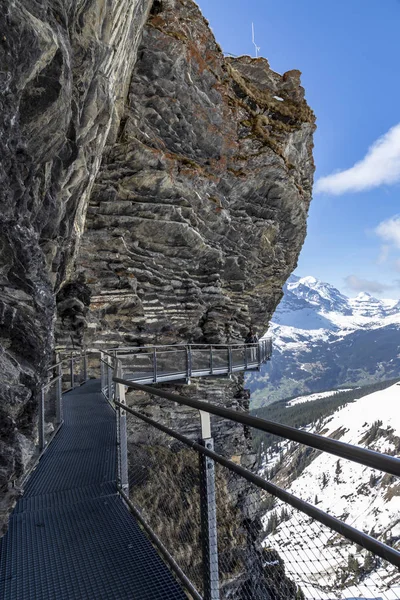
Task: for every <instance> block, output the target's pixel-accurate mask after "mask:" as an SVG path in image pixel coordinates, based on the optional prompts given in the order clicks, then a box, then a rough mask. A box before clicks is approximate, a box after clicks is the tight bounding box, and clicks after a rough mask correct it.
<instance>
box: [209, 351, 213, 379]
mask: <svg viewBox="0 0 400 600" xmlns="http://www.w3.org/2000/svg"><path fill="white" fill-rule="evenodd" d="M210 373H211V375H212V374H213V349H212V346H210Z"/></svg>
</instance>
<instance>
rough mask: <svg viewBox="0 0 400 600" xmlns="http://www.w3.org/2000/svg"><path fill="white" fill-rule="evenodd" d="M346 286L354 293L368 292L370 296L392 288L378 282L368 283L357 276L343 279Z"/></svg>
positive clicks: (368, 281)
mask: <svg viewBox="0 0 400 600" xmlns="http://www.w3.org/2000/svg"><path fill="white" fill-rule="evenodd" d="M344 281H345V283H346V286H347V287H348V288H349V289H350V290H353V291H354V292H370V293H371V294H381V293H382V292H384V291H386V290H390V289H392V288H393V286H392V285H386V284H385V283H380V282H379V281H370V280H368V279H361V277H357V275H348V276H347V277H345V279H344Z"/></svg>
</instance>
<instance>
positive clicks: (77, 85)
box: [0, 0, 315, 510]
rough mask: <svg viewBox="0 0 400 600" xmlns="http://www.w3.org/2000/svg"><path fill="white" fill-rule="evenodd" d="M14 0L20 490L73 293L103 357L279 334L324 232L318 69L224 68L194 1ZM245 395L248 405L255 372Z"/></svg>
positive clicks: (4, 148) (11, 114)
mask: <svg viewBox="0 0 400 600" xmlns="http://www.w3.org/2000/svg"><path fill="white" fill-rule="evenodd" d="M3 4H4V6H3V7H2V10H1V16H0V19H1V21H0V64H1V65H2V67H1V68H2V71H1V73H0V78H1V79H0V85H1V88H0V92H1V94H2V95H1V102H2V112H3V115H4V119H3V121H2V124H1V125H0V128H2V130H1V131H0V133H1V135H0V144H1V147H0V152H1V155H2V158H3V162H2V165H1V166H0V183H1V186H0V193H1V194H2V198H1V203H2V209H3V210H2V215H1V217H0V218H1V220H2V227H1V233H0V235H1V244H2V252H1V257H0V265H1V277H2V279H1V286H2V300H1V312H0V314H1V319H0V326H1V354H0V356H1V367H2V368H1V375H0V395H1V414H0V417H1V423H2V425H1V456H2V462H1V465H0V488H1V489H2V494H3V496H4V493H5V492H6V491H7V486H8V484H9V481H10V480H11V479H14V478H15V477H18V475H20V474H21V473H22V471H23V469H24V466H25V461H26V459H27V458H28V457H29V456H30V454H31V453H32V440H33V439H34V437H35V431H34V421H35V412H36V409H37V403H36V393H37V390H38V387H39V385H40V381H41V379H42V377H43V373H44V369H45V368H46V366H47V365H48V363H49V360H50V352H51V349H52V347H53V324H54V319H55V310H56V309H55V307H56V297H57V303H58V307H59V317H60V318H59V321H58V325H57V327H58V344H59V345H60V346H62V345H65V344H66V343H67V340H68V338H69V337H70V335H71V333H72V335H75V340H76V341H79V340H81V339H82V327H81V325H82V323H83V322H84V321H85V320H86V323H87V325H88V327H87V329H86V332H85V334H84V337H85V343H86V344H87V345H90V346H95V347H96V346H97V347H99V346H104V345H116V344H122V343H124V344H129V345H141V344H144V343H154V342H157V343H175V342H180V341H193V342H195V341H196V342H213V343H218V342H225V341H229V340H242V339H243V337H244V335H245V332H246V330H247V328H248V326H249V324H250V323H253V324H254V325H256V326H258V327H259V328H260V330H261V329H264V328H265V327H266V326H267V323H268V320H269V318H270V316H271V314H272V312H273V311H274V309H275V307H276V305H277V303H278V302H279V300H280V298H281V295H282V291H281V290H282V285H283V283H284V282H285V280H286V279H287V277H288V276H289V274H290V273H291V272H292V271H293V269H294V267H295V265H296V260H297V256H298V254H299V251H300V248H301V246H302V243H303V240H304V237H305V232H306V217H307V211H308V206H309V202H310V199H311V187H312V177H313V171H314V165H313V159H312V134H313V131H314V128H315V125H314V116H313V113H312V111H311V110H310V109H309V107H308V106H307V104H306V102H305V100H304V91H303V89H302V87H301V86H300V80H299V73H298V72H297V71H290V72H288V73H286V74H284V75H283V76H281V75H278V74H277V73H274V72H273V71H272V70H271V69H270V67H269V65H268V62H267V61H266V59H262V58H259V59H251V58H249V57H241V58H236V59H227V58H225V57H224V56H223V54H222V52H221V50H220V48H219V47H218V45H217V44H216V42H215V40H214V37H213V35H212V33H211V31H210V29H209V27H208V24H207V22H206V21H205V19H203V17H202V16H201V13H200V11H199V9H198V7H197V6H196V5H195V4H194V2H193V1H192V0H169V1H167V0H164V1H160V0H156V1H155V2H150V0H129V1H128V0H120V1H119V2H118V3H115V2H112V1H111V0H108V1H107V0H92V1H84V0H81V1H79V2H70V1H69V0H64V1H62V0H59V1H56V0H47V1H46V0H43V1H42V2H41V3H40V4H39V3H37V2H36V1H35V0H24V2H18V1H17V0H14V1H13V2H12V3H9V2H4V3H3ZM3 65H4V68H3ZM100 164H101V166H100ZM86 213H87V219H86V223H85V218H86ZM78 330H79V331H80V333H79V334H76V332H77V331H78ZM209 387H210V385H209V384H207V385H205V386H203V388H201V386H200V387H199V388H198V392H199V393H200V395H203V396H204V397H207V394H209V393H210V391H209ZM222 387H223V386H222ZM202 390H203V391H202ZM234 395H235V396H236V398H238V399H239V400H238V402H239V404H240V405H241V406H242V407H243V408H245V405H246V402H247V400H246V395H245V394H244V393H243V384H242V382H241V381H240V380H239V381H235V382H233V383H229V384H227V385H226V386H225V388H224V391H221V393H220V394H219V396H220V401H221V402H223V403H225V404H229V403H230V402H232V399H233V396H234ZM183 418H185V416H184V417H183ZM225 433H226V432H225ZM240 436H241V437H242V438H243V433H241V434H240ZM240 436H239V437H240ZM237 443H238V445H239V446H240V448H241V450H240V452H241V453H242V452H244V453H246V452H248V446H247V444H246V443H244V442H242V441H240V439H239V438H238V442H237ZM229 451H230V450H229ZM246 456H247V455H246ZM246 456H244V457H243V459H242V461H243V462H244V461H245V460H246ZM4 502H5V507H6V510H7V509H8V506H9V501H8V500H7V499H6V500H5V501H4Z"/></svg>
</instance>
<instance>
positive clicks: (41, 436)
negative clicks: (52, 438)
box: [38, 388, 46, 452]
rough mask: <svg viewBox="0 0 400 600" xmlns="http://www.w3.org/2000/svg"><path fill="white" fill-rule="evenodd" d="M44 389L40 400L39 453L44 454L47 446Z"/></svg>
mask: <svg viewBox="0 0 400 600" xmlns="http://www.w3.org/2000/svg"><path fill="white" fill-rule="evenodd" d="M44 395H45V392H44V388H42V389H41V390H40V400H39V427H38V429H39V431H38V434H39V451H40V452H42V450H44V447H45V445H46V442H45V439H44Z"/></svg>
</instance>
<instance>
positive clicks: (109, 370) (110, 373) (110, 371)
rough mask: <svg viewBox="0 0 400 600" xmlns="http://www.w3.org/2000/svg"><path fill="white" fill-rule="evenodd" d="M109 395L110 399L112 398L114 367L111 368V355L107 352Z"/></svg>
mask: <svg viewBox="0 0 400 600" xmlns="http://www.w3.org/2000/svg"><path fill="white" fill-rule="evenodd" d="M107 388H108V389H107V392H108V393H107V397H108V401H109V402H111V400H112V368H111V356H108V354H107Z"/></svg>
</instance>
